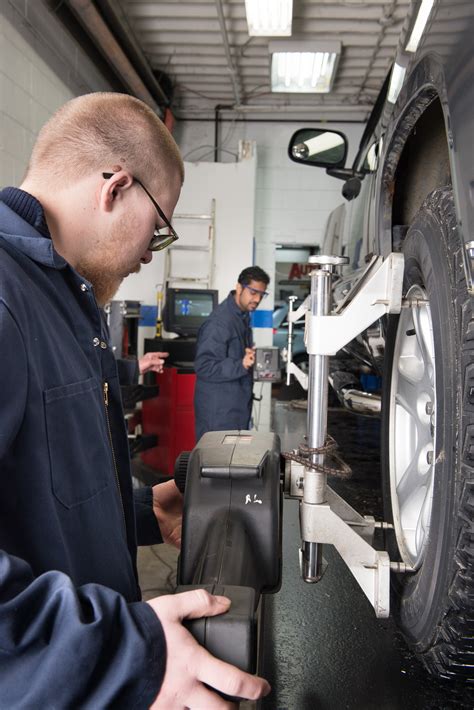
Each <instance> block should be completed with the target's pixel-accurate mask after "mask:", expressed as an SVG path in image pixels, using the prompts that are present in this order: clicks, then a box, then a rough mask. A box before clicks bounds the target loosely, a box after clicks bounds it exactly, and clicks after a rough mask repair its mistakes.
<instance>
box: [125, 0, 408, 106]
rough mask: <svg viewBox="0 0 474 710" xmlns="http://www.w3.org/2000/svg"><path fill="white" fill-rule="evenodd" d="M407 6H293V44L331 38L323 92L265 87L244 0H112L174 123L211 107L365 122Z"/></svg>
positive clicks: (260, 52) (302, 1)
mask: <svg viewBox="0 0 474 710" xmlns="http://www.w3.org/2000/svg"><path fill="white" fill-rule="evenodd" d="M409 4H410V0H386V1H384V0H340V1H339V2H337V0H294V2H293V36H292V38H293V39H303V40H308V39H311V40H316V41H317V40H325V41H326V40H337V41H340V42H341V43H342V55H341V58H340V62H339V67H338V72H337V75H336V80H335V82H334V87H333V90H332V92H331V93H330V94H303V95H301V94H275V93H272V92H271V90H270V55H269V51H268V43H269V40H270V41H271V40H272V39H273V38H263V37H249V36H248V28H247V22H246V17H245V2H244V0H209V1H208V2H203V1H202V0H198V1H196V2H193V1H190V0H188V1H186V2H180V1H178V0H176V1H175V2H170V0H168V1H167V2H159V1H154V2H152V1H150V2H144V1H143V0H120V3H119V6H120V11H121V15H122V20H123V21H124V22H125V24H126V26H127V31H128V32H129V33H131V34H132V35H133V41H134V42H135V43H136V44H138V45H139V46H140V48H141V51H142V52H143V54H144V55H145V57H146V59H147V61H148V63H149V65H150V66H151V68H152V69H153V70H154V71H156V72H160V73H161V72H164V73H165V74H166V75H167V76H168V77H169V79H170V81H171V84H172V86H173V100H172V108H173V111H174V113H175V114H176V115H177V116H178V117H180V118H184V119H185V118H194V117H210V116H213V115H214V110H215V107H216V105H217V104H225V105H226V106H232V107H234V109H235V110H236V111H237V112H243V113H245V114H246V115H247V116H251V115H255V116H264V115H272V116H273V117H275V116H274V112H275V111H281V112H282V113H284V114H285V116H289V115H291V116H294V118H295V120H302V119H303V118H308V119H309V118H310V117H311V116H312V115H313V116H314V117H315V118H316V117H319V118H324V119H330V120H337V119H338V118H342V117H345V118H346V120H349V119H350V120H366V118H367V116H368V113H369V112H370V109H371V106H372V104H373V103H374V101H375V98H376V95H377V92H378V90H379V89H380V87H381V85H382V82H383V80H384V78H385V76H386V73H387V71H388V69H389V66H390V63H391V61H392V60H393V58H394V54H395V50H396V47H397V43H398V37H399V34H400V31H401V28H402V25H403V22H404V20H405V17H406V15H407V11H408V8H409Z"/></svg>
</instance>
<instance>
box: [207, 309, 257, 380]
mask: <svg viewBox="0 0 474 710" xmlns="http://www.w3.org/2000/svg"><path fill="white" fill-rule="evenodd" d="M230 337H231V335H230V333H229V331H228V329H227V328H226V327H225V326H224V325H223V324H222V323H219V322H218V321H217V320H212V319H210V320H208V321H206V322H205V323H203V325H202V326H201V329H200V331H199V336H198V342H197V347H196V358H195V361H194V369H195V371H196V374H197V376H198V377H200V378H201V379H203V380H207V381H208V382H217V383H219V382H230V381H231V380H238V379H239V378H240V377H244V376H245V375H247V374H248V370H246V369H245V367H244V366H243V365H242V359H243V356H244V354H243V353H242V356H241V357H239V358H232V357H229V355H228V344H229V340H230Z"/></svg>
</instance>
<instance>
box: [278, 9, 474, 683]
mask: <svg viewBox="0 0 474 710" xmlns="http://www.w3.org/2000/svg"><path fill="white" fill-rule="evenodd" d="M420 18H423V22H421V23H420ZM420 27H421V31H420V32H418V29H420ZM417 28H418V29H417ZM473 36H474V2H470V1H469V2H468V1H466V0H420V1H417V2H413V3H412V5H411V6H410V10H409V12H408V14H407V18H406V21H405V24H404V27H403V30H402V32H401V36H400V41H399V45H398V50H397V54H396V57H395V60H394V63H393V66H392V69H391V72H390V73H389V75H388V76H387V79H386V81H385V83H384V85H383V87H382V90H381V92H380V94H379V96H378V98H377V100H376V103H375V105H374V108H373V111H372V113H371V116H370V117H369V120H368V123H367V126H366V129H365V131H364V133H363V136H362V139H361V141H360V145H359V150H358V153H357V155H356V158H355V160H354V162H353V165H352V166H351V167H350V168H346V167H345V165H344V159H345V155H346V154H347V141H346V140H345V139H344V144H343V145H339V155H340V160H339V162H338V163H337V162H336V160H335V159H334V155H333V159H332V162H331V163H329V162H328V161H326V162H325V150H324V146H325V145H326V146H327V143H328V141H329V142H331V140H332V141H333V142H337V141H338V140H339V137H340V136H341V134H340V133H339V132H333V131H330V130H329V128H326V127H319V128H317V129H315V128H313V129H307V128H306V129H300V131H297V132H296V133H295V134H294V136H293V138H292V139H291V141H290V146H289V155H290V158H291V159H292V160H294V161H295V162H299V163H302V164H306V165H312V166H318V167H325V168H326V171H327V173H328V174H329V175H331V176H333V177H335V178H339V179H342V180H344V184H343V187H342V194H343V197H344V199H345V201H344V203H343V204H342V205H341V206H340V207H338V208H337V209H336V210H334V211H333V212H332V213H331V215H330V217H329V220H328V222H327V225H326V234H325V240H324V245H323V248H322V251H323V253H324V254H328V255H331V254H336V255H343V256H345V257H347V258H348V263H347V265H345V266H343V267H340V268H339V274H338V276H337V277H336V278H335V279H334V281H333V285H334V288H333V298H334V301H335V304H336V305H337V306H339V307H343V305H344V304H343V303H342V302H343V299H344V298H345V297H346V296H347V294H349V292H351V291H352V289H353V287H354V286H355V285H356V284H357V282H358V281H361V277H362V276H363V274H364V272H365V271H366V269H367V268H368V265H369V264H370V263H373V261H374V259H373V257H384V258H385V257H387V256H388V255H389V254H390V253H392V252H401V253H402V254H403V257H404V259H403V262H404V281H403V299H404V300H403V302H402V309H401V313H400V314H399V315H391V316H390V317H388V318H387V317H384V318H383V319H382V320H380V321H378V323H376V324H375V325H374V326H372V327H371V328H370V329H369V330H368V331H365V332H364V333H361V334H360V335H359V336H358V337H357V338H355V339H354V340H353V341H352V342H351V343H350V344H349V345H348V346H346V347H345V348H343V350H341V351H339V353H338V354H337V356H336V357H335V358H333V359H332V364H331V365H330V368H329V372H330V380H331V382H332V384H333V386H334V387H335V389H336V391H337V392H338V396H339V398H340V400H341V401H342V402H344V403H345V398H346V395H347V393H348V391H349V390H350V392H354V391H357V390H359V391H358V396H359V398H360V400H361V401H364V399H365V401H368V398H369V396H370V395H369V394H368V393H367V392H364V391H363V390H364V389H365V388H364V385H363V378H362V375H363V374H374V375H377V376H378V377H379V382H380V385H381V387H380V389H381V398H380V399H379V404H378V406H379V411H380V408H381V415H382V423H381V463H382V465H381V477H382V493H383V498H384V519H385V521H388V523H389V524H390V525H393V531H394V535H393V536H392V538H391V539H388V541H387V550H388V552H389V554H390V559H394V558H395V559H399V560H401V561H402V562H404V563H407V564H408V565H409V567H410V573H409V574H405V575H403V574H400V575H393V576H392V581H393V591H394V597H395V599H396V603H395V609H396V612H395V613H396V617H397V621H398V623H399V625H400V628H401V629H402V631H403V633H404V635H405V638H406V639H407V640H408V642H409V643H410V645H411V646H412V648H413V649H414V650H415V652H416V653H418V654H419V656H420V658H421V659H422V660H423V662H424V663H425V665H426V666H427V668H428V669H429V670H430V671H432V672H434V673H437V674H439V675H442V676H443V677H447V678H454V677H461V678H463V679H466V680H468V681H470V682H472V680H473V679H474V660H473V659H474V637H473V635H472V628H473V624H474V604H473V600H474V573H473V569H474V538H473V536H472V529H473V524H474V521H473V514H474V365H473V362H474V336H473V333H474V284H473V268H474V44H473V41H472V38H473ZM324 141H326V144H325V142H324ZM303 144H305V145H303ZM308 155H309V157H308ZM379 261H380V260H379ZM361 283H363V282H362V281H361ZM352 295H353V292H352V294H350V295H349V297H348V298H349V299H350V298H351V296H352ZM354 388H355V390H354ZM359 411H361V410H359ZM373 411H374V412H375V411H376V408H375V407H374V410H373ZM364 413H368V412H364ZM394 577H395V579H394Z"/></svg>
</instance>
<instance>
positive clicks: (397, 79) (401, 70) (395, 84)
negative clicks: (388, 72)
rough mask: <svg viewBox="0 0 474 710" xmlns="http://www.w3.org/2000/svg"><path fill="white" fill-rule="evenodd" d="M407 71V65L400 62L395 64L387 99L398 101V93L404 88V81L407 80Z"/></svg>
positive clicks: (392, 102)
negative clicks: (404, 65)
mask: <svg viewBox="0 0 474 710" xmlns="http://www.w3.org/2000/svg"><path fill="white" fill-rule="evenodd" d="M406 73H407V70H406V67H402V66H400V64H397V62H395V64H394V65H393V69H392V76H391V77H390V84H389V87H388V94H387V101H390V103H391V104H394V103H396V101H397V99H398V95H399V93H400V91H401V90H402V86H403V82H404V81H405V74H406Z"/></svg>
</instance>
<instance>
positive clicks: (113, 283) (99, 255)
mask: <svg viewBox="0 0 474 710" xmlns="http://www.w3.org/2000/svg"><path fill="white" fill-rule="evenodd" d="M127 231H128V230H127V228H125V229H123V230H116V231H115V232H114V235H110V238H109V239H107V238H104V239H102V240H101V241H100V242H97V249H95V250H94V251H92V252H91V253H89V254H86V255H84V256H83V257H82V258H81V259H80V260H79V261H78V262H77V264H76V270H77V271H78V273H80V274H81V276H83V277H84V278H85V279H87V281H89V282H90V283H91V284H92V287H93V289H94V295H95V298H96V301H97V303H98V305H99V306H100V307H101V308H102V307H103V306H105V304H106V303H108V302H109V301H110V300H112V298H113V297H114V296H115V294H116V293H117V291H118V289H119V287H120V284H121V283H122V281H123V280H124V278H125V277H126V276H127V273H126V272H127V271H128V272H129V273H138V272H139V271H140V268H141V265H140V263H138V264H136V265H135V266H134V267H133V268H131V269H125V271H124V267H123V266H122V267H119V264H118V263H117V262H118V259H117V258H115V259H114V256H115V257H116V255H119V254H120V253H121V251H122V250H123V245H124V243H126V241H124V240H126V237H127Z"/></svg>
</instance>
